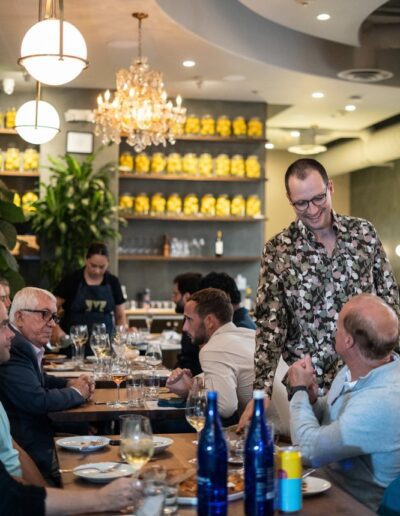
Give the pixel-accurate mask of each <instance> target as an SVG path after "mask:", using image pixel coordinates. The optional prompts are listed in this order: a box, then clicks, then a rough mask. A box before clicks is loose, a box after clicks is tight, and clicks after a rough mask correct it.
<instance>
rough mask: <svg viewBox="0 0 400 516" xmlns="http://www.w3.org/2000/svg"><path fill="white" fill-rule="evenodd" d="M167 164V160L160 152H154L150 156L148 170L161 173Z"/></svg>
mask: <svg viewBox="0 0 400 516" xmlns="http://www.w3.org/2000/svg"><path fill="white" fill-rule="evenodd" d="M166 166H167V160H166V159H165V156H164V154H163V153H162V152H155V153H154V154H153V156H152V157H151V166H150V171H151V173H152V174H162V173H163V172H164V170H165V167H166Z"/></svg>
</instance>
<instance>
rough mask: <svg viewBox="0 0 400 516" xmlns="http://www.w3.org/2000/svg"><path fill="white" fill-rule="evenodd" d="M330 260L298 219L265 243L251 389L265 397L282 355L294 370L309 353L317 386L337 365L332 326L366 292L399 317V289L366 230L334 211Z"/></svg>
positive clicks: (330, 377) (371, 233) (328, 378)
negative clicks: (351, 301) (345, 307)
mask: <svg viewBox="0 0 400 516" xmlns="http://www.w3.org/2000/svg"><path fill="white" fill-rule="evenodd" d="M332 218H333V224H332V227H333V229H334V231H335V233H336V244H335V248H334V250H333V253H332V256H329V255H328V253H327V250H326V248H325V247H324V245H323V244H321V243H320V242H317V240H316V239H315V236H314V234H313V233H312V232H311V231H310V230H309V229H308V228H307V227H306V226H305V225H304V224H303V222H302V221H301V220H297V221H295V222H293V223H292V224H291V225H290V226H289V227H288V228H287V229H285V230H284V231H282V232H281V233H279V234H278V235H277V236H275V237H274V238H273V239H272V240H270V241H269V242H267V243H266V245H265V248H264V254H263V261H262V266H261V271H260V281H259V286H258V291H257V305H256V309H255V316H256V319H257V339H256V341H257V346H256V353H255V371H256V380H255V387H256V388H258V389H260V388H263V387H265V388H266V390H267V392H268V394H271V391H272V383H273V379H274V375H275V371H276V368H277V363H278V360H279V357H280V355H281V354H282V357H283V359H284V360H285V361H287V362H288V364H289V365H290V364H292V363H293V362H295V361H296V360H298V359H299V358H301V357H303V356H304V355H305V354H307V353H309V354H310V355H311V357H312V362H313V365H314V368H315V370H316V375H317V382H318V384H319V386H320V387H323V388H325V389H326V388H328V387H329V386H330V384H331V382H332V380H333V378H334V376H335V374H336V371H337V369H338V367H339V366H341V365H342V363H341V362H340V361H339V358H338V356H337V355H336V352H335V349H334V340H335V331H336V322H337V318H338V315H339V312H340V310H341V308H342V306H343V305H344V304H345V303H346V302H347V301H348V300H349V299H350V298H351V297H353V296H355V295H357V294H361V293H363V292H371V293H375V294H377V295H378V296H380V297H381V298H382V299H383V300H384V301H386V303H388V304H389V305H390V306H392V307H393V308H394V309H395V310H396V312H397V313H398V314H399V313H400V309H399V291H398V287H397V283H396V280H395V279H394V277H393V274H392V269H391V266H390V263H389V261H388V259H387V256H386V254H385V251H384V249H383V247H382V244H381V242H380V240H379V238H378V236H377V234H376V231H375V228H374V227H373V226H372V224H371V223H370V222H368V221H366V220H364V219H358V218H353V217H347V216H341V215H337V214H335V213H334V212H332Z"/></svg>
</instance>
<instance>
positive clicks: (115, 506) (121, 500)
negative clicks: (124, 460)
mask: <svg viewBox="0 0 400 516" xmlns="http://www.w3.org/2000/svg"><path fill="white" fill-rule="evenodd" d="M139 484H140V483H139ZM139 484H138V483H135V482H132V479H131V478H120V479H119V480H114V482H111V483H110V484H108V485H107V486H105V487H103V488H102V489H100V490H99V491H97V493H98V496H99V497H100V499H101V503H102V505H101V507H102V508H103V510H107V511H108V510H112V511H115V510H119V509H124V508H125V507H127V506H129V505H136V504H137V503H138V502H139V500H140V498H141V494H142V493H141V489H140V485H139Z"/></svg>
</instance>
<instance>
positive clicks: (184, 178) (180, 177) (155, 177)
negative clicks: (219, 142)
mask: <svg viewBox="0 0 400 516" xmlns="http://www.w3.org/2000/svg"><path fill="white" fill-rule="evenodd" d="M119 178H120V179H136V180H139V179H142V180H143V179H145V180H148V179H150V180H153V181H154V180H156V181H199V182H205V181H214V182H219V181H221V182H230V183H259V182H261V181H266V179H264V178H260V177H259V178H249V177H232V176H228V177H216V176H212V177H201V176H185V175H183V174H182V175H179V174H165V175H161V174H160V175H155V174H153V175H152V174H135V173H129V172H126V173H124V172H120V173H119Z"/></svg>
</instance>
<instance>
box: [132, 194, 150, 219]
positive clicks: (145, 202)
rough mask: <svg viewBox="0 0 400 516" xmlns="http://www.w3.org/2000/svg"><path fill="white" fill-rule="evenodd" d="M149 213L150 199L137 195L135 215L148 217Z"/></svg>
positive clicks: (145, 195)
mask: <svg viewBox="0 0 400 516" xmlns="http://www.w3.org/2000/svg"><path fill="white" fill-rule="evenodd" d="M149 211H150V199H149V196H148V195H147V194H146V193H144V192H141V193H139V194H137V196H136V198H135V213H137V214H138V215H148V214H149Z"/></svg>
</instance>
